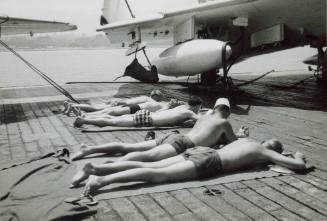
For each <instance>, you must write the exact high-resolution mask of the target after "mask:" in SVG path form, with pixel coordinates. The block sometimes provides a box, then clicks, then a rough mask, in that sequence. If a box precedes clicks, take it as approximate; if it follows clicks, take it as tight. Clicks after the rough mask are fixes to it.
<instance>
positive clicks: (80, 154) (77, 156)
mask: <svg viewBox="0 0 327 221" xmlns="http://www.w3.org/2000/svg"><path fill="white" fill-rule="evenodd" d="M87 148H88V146H87V145H86V144H82V145H81V147H80V150H79V151H77V152H76V153H75V154H73V155H72V157H71V158H70V159H71V160H79V159H81V158H83V157H84V156H86V155H87Z"/></svg>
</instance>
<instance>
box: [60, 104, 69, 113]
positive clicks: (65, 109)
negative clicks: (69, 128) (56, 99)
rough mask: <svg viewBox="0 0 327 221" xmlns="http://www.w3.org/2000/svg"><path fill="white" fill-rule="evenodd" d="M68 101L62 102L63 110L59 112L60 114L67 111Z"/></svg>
mask: <svg viewBox="0 0 327 221" xmlns="http://www.w3.org/2000/svg"><path fill="white" fill-rule="evenodd" d="M68 104H69V103H68V101H64V109H63V110H62V111H61V112H62V113H65V112H66V111H67V109H68Z"/></svg>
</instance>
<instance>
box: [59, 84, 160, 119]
mask: <svg viewBox="0 0 327 221" xmlns="http://www.w3.org/2000/svg"><path fill="white" fill-rule="evenodd" d="M163 97H164V96H163V94H162V92H161V91H160V90H153V91H151V93H150V96H138V97H134V98H114V99H109V100H107V101H105V102H104V104H101V105H90V104H76V103H69V102H67V101H66V102H64V110H63V113H64V114H66V115H69V114H70V113H71V112H74V114H75V115H77V116H79V115H80V113H81V111H85V112H95V111H103V110H105V109H106V108H111V107H115V106H121V105H127V106H128V105H137V104H141V103H145V102H155V101H162V100H163Z"/></svg>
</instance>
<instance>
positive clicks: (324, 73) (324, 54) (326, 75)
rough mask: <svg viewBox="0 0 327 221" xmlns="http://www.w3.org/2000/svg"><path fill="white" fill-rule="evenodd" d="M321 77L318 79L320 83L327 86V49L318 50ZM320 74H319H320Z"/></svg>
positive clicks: (318, 67)
mask: <svg viewBox="0 0 327 221" xmlns="http://www.w3.org/2000/svg"><path fill="white" fill-rule="evenodd" d="M317 69H318V70H319V71H320V74H321V76H320V77H319V76H318V77H317V81H318V83H322V84H327V49H326V50H325V51H324V50H323V49H322V48H318V66H317ZM318 74H319V73H318Z"/></svg>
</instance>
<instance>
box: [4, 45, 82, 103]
mask: <svg viewBox="0 0 327 221" xmlns="http://www.w3.org/2000/svg"><path fill="white" fill-rule="evenodd" d="M0 44H1V45H2V46H3V47H5V48H6V49H7V50H8V51H10V52H11V53H13V54H14V55H15V56H16V57H18V58H19V59H20V60H21V61H23V62H24V63H25V64H26V65H27V66H28V67H29V68H31V69H32V70H33V71H34V72H35V73H37V74H38V75H39V76H41V77H42V78H43V79H44V80H46V81H47V82H48V83H49V84H51V85H52V86H53V87H54V88H56V89H57V90H58V91H59V92H60V93H62V94H63V95H65V96H66V97H67V98H69V99H70V100H71V101H74V102H76V103H79V102H78V101H77V100H76V99H75V98H74V97H73V96H72V95H71V94H70V93H69V92H68V91H66V90H65V89H64V88H62V87H61V86H60V85H59V84H57V83H56V82H55V81H54V80H52V79H51V78H49V77H48V76H47V75H46V74H44V73H43V72H42V71H40V70H39V69H37V68H36V67H35V66H34V65H32V64H31V63H30V62H28V61H27V60H26V59H24V58H23V57H22V56H21V55H20V54H18V53H17V52H16V51H15V50H14V49H12V48H10V47H9V46H8V45H7V44H6V43H5V42H3V41H2V40H0Z"/></svg>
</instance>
